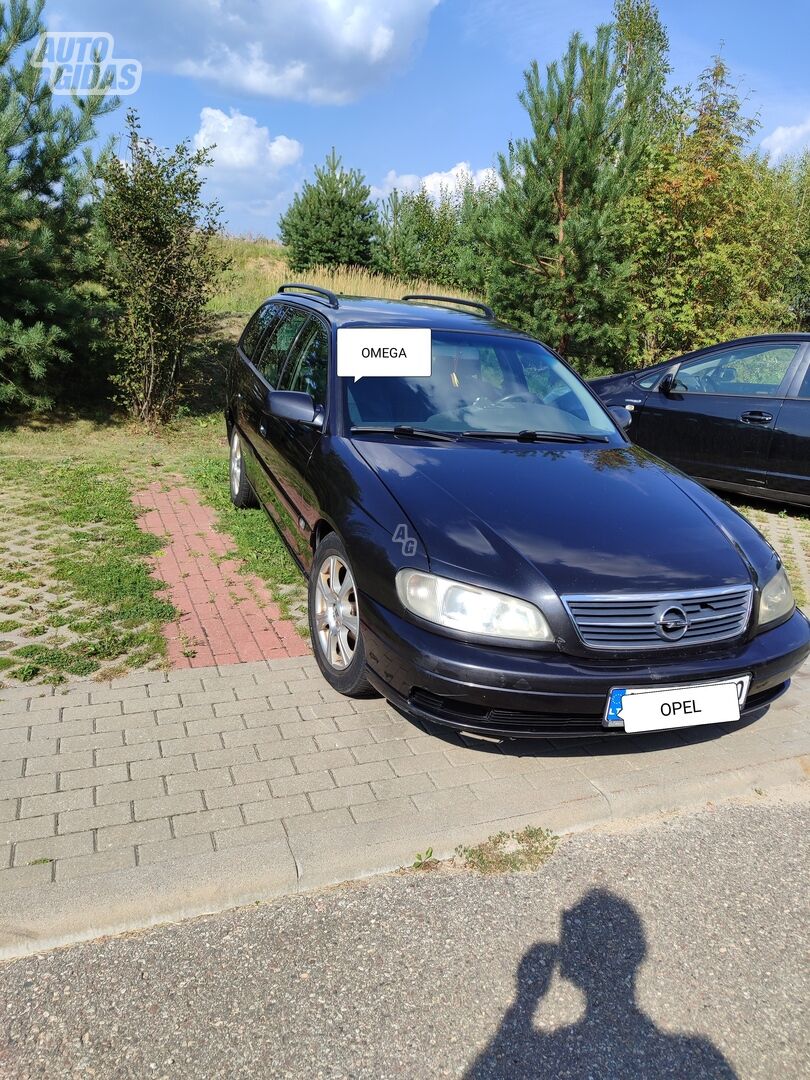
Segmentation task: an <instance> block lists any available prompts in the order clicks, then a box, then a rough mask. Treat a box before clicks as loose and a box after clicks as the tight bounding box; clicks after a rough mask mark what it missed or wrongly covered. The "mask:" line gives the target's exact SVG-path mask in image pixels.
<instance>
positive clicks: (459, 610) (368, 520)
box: [226, 285, 810, 737]
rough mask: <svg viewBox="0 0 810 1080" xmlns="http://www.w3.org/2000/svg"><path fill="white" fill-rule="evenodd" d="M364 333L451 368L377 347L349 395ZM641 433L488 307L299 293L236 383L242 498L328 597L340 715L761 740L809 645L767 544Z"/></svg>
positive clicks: (247, 339) (265, 322) (271, 319)
mask: <svg viewBox="0 0 810 1080" xmlns="http://www.w3.org/2000/svg"><path fill="white" fill-rule="evenodd" d="M349 329H351V330H364V331H372V330H376V331H379V330H381V329H382V330H386V331H389V332H394V331H395V332H396V334H397V335H399V334H400V332H401V331H411V330H420V331H423V332H424V331H428V332H429V335H428V338H427V340H428V348H429V352H428V354H426V357H427V367H426V368H425V369H424V370H420V372H419V373H418V374H414V373H413V372H410V373H407V372H406V373H403V371H402V368H401V365H400V362H399V361H398V360H391V359H390V357H391V356H393V355H398V354H396V353H395V352H393V351H392V350H379V349H376V347H375V348H374V349H372V348H369V349H367V350H365V351H364V353H363V355H364V356H365V355H367V356H369V357H371V358H372V359H371V361H370V362H371V363H373V364H376V365H377V366H376V367H373V368H372V369H371V373H368V372H365V373H364V375H363V377H362V378H354V377H350V376H349V377H347V376H344V375H341V376H338V374H337V372H338V363H339V356H340V355H344V356H345V355H346V354H345V353H340V352H339V350H341V349H343V348H344V346H343V345H341V344H340V343H341V341H344V342H345V341H347V340H348V337H347V336H346V335H343V336H341V331H342V330H349ZM383 336H384V335H383ZM378 340H379V337H378V338H375V341H378ZM397 340H399V337H398V338H397ZM409 340H410V339H409ZM420 340H422V341H424V340H425V337H424V335H423V336H422V338H420ZM375 358H376V359H375ZM398 365H399V366H398ZM629 419H630V418H629V414H628V413H627V412H626V410H624V409H620V408H616V409H612V410H611V409H608V408H607V407H606V406H605V405H603V404H602V403H601V402H600V400H599V398H598V397H597V396H596V394H595V393H594V392H593V391H592V390H591V389H590V388H589V387H588V386H587V385H586V384H585V383H584V382H583V381H582V380H581V379H580V378H579V376H578V375H577V374H576V373H575V372H574V371H572V370H571V368H569V367H568V365H567V364H566V363H565V362H564V361H563V360H562V358H561V357H559V356H557V355H556V354H555V353H554V352H553V351H552V350H550V349H549V348H547V347H546V346H544V345H542V344H541V343H540V342H538V341H535V340H533V339H532V338H531V337H529V336H527V335H526V334H523V333H521V332H520V331H517V330H514V329H512V328H511V327H509V326H506V325H504V324H502V323H500V322H498V321H497V320H496V319H495V318H494V316H493V314H492V312H491V311H490V310H489V309H488V308H485V307H484V306H483V305H476V304H472V303H471V302H464V301H448V300H446V298H437V297H431V298H427V297H405V298H403V300H401V301H388V300H376V299H361V298H348V297H337V296H335V295H334V294H332V293H330V292H327V291H325V290H322V289H317V288H314V287H311V286H303V285H285V286H283V287H282V288H281V289H280V290H279V292H278V293H277V295H275V296H273V297H272V298H270V299H268V300H267V301H266V302H265V303H264V304H262V306H261V307H260V308H259V310H258V311H257V312H256V314H255V315H254V316H253V318H252V319H251V320H250V322H249V324H248V326H247V327H246V329H245V331H244V333H243V335H242V338H241V341H240V343H239V346H238V349H237V350H236V352H235V354H234V357H233V361H232V363H231V365H230V369H229V372H228V380H227V405H226V421H227V428H228V437H229V440H230V453H231V459H230V461H231V466H230V478H231V497H232V499H233V502H234V503H235V504H236V505H237V506H240V507H246V506H249V505H255V504H257V503H258V504H260V505H261V506H263V507H264V508H265V509H266V511H267V513H268V514H269V515H270V517H271V518H272V519H273V521H274V522H275V524H276V525H277V527H278V529H279V530H280V532H281V535H282V536H283V537H284V539H285V541H286V543H287V545H288V546H289V549H290V551H291V552H292V555H293V557H294V558H295V560H296V561H297V563H298V565H299V566H300V568H301V570H302V572H303V573H304V574H305V575H307V577H308V580H309V621H310V628H311V633H312V642H313V649H314V652H315V656H316V658H317V661H318V664H319V666H320V668H321V671H322V672H323V674H324V676H325V677H326V678H327V680H328V681H329V682H330V683H331V685H332V686H333V687H335V688H336V689H337V690H339V691H340V692H341V693H344V694H347V695H353V696H362V695H368V694H372V693H375V692H377V693H380V694H382V695H384V696H385V697H386V698H387V699H388V700H389V701H390V702H391V703H392V704H393V705H394V706H395V707H396V708H398V709H399V710H400V711H401V712H403V713H404V714H406V715H407V716H409V717H412V718H415V719H417V720H419V721H422V722H433V723H439V724H444V725H449V726H451V727H453V728H456V729H460V730H465V731H470V732H477V733H484V734H488V735H494V736H504V737H519V736H526V735H534V736H548V735H555V736H565V735H579V734H581V735H592V734H593V735H596V734H605V733H609V732H617V733H620V732H627V733H633V732H640V731H652V730H661V729H665V728H674V727H682V726H687V725H694V724H705V723H721V722H723V723H733V722H737V721H739V720H740V719H741V717H745V716H752V715H754V713H755V712H756V710H759V709H762V708H763V707H765V706H767V704H768V703H769V702H771V701H773V700H774V699H775V698H776V697H777V696H778V695H780V694H782V693H783V692H784V691H785V690H786V689H787V688H788V686H789V681H790V677H791V675H792V674H793V672H795V671H796V669H797V668H798V667H799V666H800V664H801V663H802V662H803V660H804V659H805V657H806V656H807V654H808V651H810V627H808V622H807V620H806V619H805V617H804V615H803V614H802V613H801V612H800V611H799V610H798V609H797V608H796V605H795V603H794V601H793V597H792V594H791V591H790V585H789V583H788V580H787V577H786V575H785V571H784V569H783V568H782V565H781V563H780V560H779V558H778V556H777V555H776V553H775V552H774V551H773V549H772V548H771V547H770V545H769V544H768V543H767V541H766V540H765V539H764V538H763V537H762V536H761V535H760V533H759V532H758V531H757V530H756V529H755V528H754V527H753V526H752V525H751V524H749V522H748V521H746V520H745V519H744V518H743V517H742V516H741V515H740V514H738V513H737V512H736V511H735V510H733V509H731V508H730V507H729V506H727V505H726V504H725V503H724V502H722V501H721V500H720V499H719V498H717V497H716V496H714V495H712V494H711V493H710V492H708V491H707V490H706V489H705V488H704V487H702V486H701V485H700V484H698V483H696V482H695V481H693V480H691V479H689V478H688V477H686V476H684V475H683V474H682V473H680V472H678V471H677V470H675V469H673V468H672V467H671V466H669V465H666V464H664V463H663V462H662V461H660V460H659V459H657V458H655V457H653V456H652V455H651V454H650V453H649V452H648V451H646V450H644V449H642V448H640V447H638V446H633V445H632V444H631V442H630V441H629V439H628V438H627V435H626V434H625V431H624V427H625V426H626V425H627V423H628V422H629Z"/></svg>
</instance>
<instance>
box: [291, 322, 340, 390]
mask: <svg viewBox="0 0 810 1080" xmlns="http://www.w3.org/2000/svg"><path fill="white" fill-rule="evenodd" d="M328 369H329V335H328V334H327V331H326V327H325V326H324V325H323V323H322V322H321V321H320V319H316V318H314V317H313V318H311V319H310V320H309V323H308V324H307V325H306V326H305V327H304V329H303V330H302V331H301V333H300V334H299V336H298V340H297V341H296V343H295V345H294V346H293V350H292V352H291V353H290V355H289V357H288V358H287V366H286V368H285V370H284V376H283V379H282V385H281V389H282V390H298V391H300V392H301V393H304V394H310V395H311V396H312V399H313V400H314V402H315V404H316V405H321V406H323V407H325V406H326V378H327V372H328Z"/></svg>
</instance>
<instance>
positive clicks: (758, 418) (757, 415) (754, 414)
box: [740, 409, 773, 424]
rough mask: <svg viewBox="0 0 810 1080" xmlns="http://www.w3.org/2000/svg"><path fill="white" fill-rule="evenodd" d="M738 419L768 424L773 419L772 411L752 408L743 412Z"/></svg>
mask: <svg viewBox="0 0 810 1080" xmlns="http://www.w3.org/2000/svg"><path fill="white" fill-rule="evenodd" d="M740 419H741V420H742V422H743V423H744V424H770V422H771V420H773V413H769V412H760V411H759V409H753V410H752V411H751V412H744V413H743V414H742V416H741V417H740Z"/></svg>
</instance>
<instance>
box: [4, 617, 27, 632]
mask: <svg viewBox="0 0 810 1080" xmlns="http://www.w3.org/2000/svg"><path fill="white" fill-rule="evenodd" d="M21 626H22V623H18V622H16V621H15V620H14V619H3V621H2V622H0V634H10V633H11V631H12V630H19V629H20V627H21Z"/></svg>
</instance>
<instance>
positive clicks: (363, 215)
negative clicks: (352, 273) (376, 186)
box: [279, 148, 379, 271]
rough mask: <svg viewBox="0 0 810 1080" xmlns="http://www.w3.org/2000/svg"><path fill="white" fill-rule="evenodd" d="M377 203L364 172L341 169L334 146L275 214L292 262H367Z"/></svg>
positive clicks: (295, 265)
mask: <svg viewBox="0 0 810 1080" xmlns="http://www.w3.org/2000/svg"><path fill="white" fill-rule="evenodd" d="M378 227H379V225H378V219H377V209H376V206H375V204H374V203H373V202H372V201H371V190H370V188H369V187H368V185H367V184H366V181H365V178H364V177H363V175H362V173H360V172H359V171H358V170H357V169H345V168H344V167H343V163H342V161H341V159H340V157H339V156H338V155H337V154H336V153H335V150H334V148H333V149H332V152H331V153H330V154H329V155H328V156H327V158H326V161H325V162H324V164H323V165H322V166H316V168H315V181H314V183H309V181H307V183H305V184H304V189H303V191H301V192H300V193H299V194H297V195H296V196H295V198H294V199H293V201H292V203H291V205H290V206H289V208H288V209H287V211H286V212H285V213H284V214H283V215H282V216H281V218H280V220H279V232H280V235H281V240H282V242H283V243H284V244H285V245H286V246H287V248H288V252H289V254H288V261H289V265H290V268H291V269H292V270H295V271H302V270H307V269H308V268H309V267H311V266H332V265H337V266H369V265H370V264H371V262H372V258H373V252H374V243H375V239H376V237H377V233H378Z"/></svg>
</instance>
